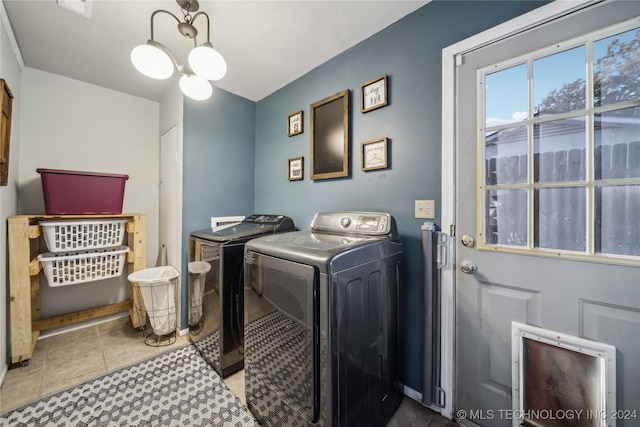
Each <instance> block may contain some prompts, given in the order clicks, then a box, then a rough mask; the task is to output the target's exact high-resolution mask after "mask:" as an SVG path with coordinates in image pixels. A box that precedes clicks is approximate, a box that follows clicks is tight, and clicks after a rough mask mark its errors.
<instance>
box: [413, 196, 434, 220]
mask: <svg viewBox="0 0 640 427" xmlns="http://www.w3.org/2000/svg"><path fill="white" fill-rule="evenodd" d="M435 214H436V201H435V200H416V218H425V219H434V218H435V217H436V215H435Z"/></svg>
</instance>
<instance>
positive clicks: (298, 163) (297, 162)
mask: <svg viewBox="0 0 640 427" xmlns="http://www.w3.org/2000/svg"><path fill="white" fill-rule="evenodd" d="M287 178H288V179H289V181H298V180H300V179H302V178H304V157H294V158H292V159H289V161H288V162H287Z"/></svg>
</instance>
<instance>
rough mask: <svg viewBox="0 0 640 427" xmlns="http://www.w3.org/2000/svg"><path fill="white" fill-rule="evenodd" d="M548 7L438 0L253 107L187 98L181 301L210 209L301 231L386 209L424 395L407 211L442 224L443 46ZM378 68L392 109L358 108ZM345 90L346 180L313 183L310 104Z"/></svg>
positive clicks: (414, 231) (418, 294)
mask: <svg viewBox="0 0 640 427" xmlns="http://www.w3.org/2000/svg"><path fill="white" fill-rule="evenodd" d="M544 3H545V2H542V1H504V2H501V1H434V2H431V3H429V4H427V5H425V6H424V7H422V8H421V9H419V10H417V11H416V12H414V13H413V14H411V15H409V16H407V17H405V18H404V19H402V20H401V21H399V22H397V23H395V24H393V25H391V26H390V27H388V28H387V29H385V30H383V31H381V32H379V33H378V34H376V35H374V36H373V37H371V38H369V39H367V40H365V41H364V42H362V43H360V44H359V45H357V46H355V47H353V48H351V49H349V50H347V51H346V52H344V53H342V54H340V55H338V56H337V57H335V58H333V59H331V60H329V61H327V62H326V63H324V64H322V65H321V66H319V67H318V68H316V69H314V70H312V71H311V72H309V73H308V74H306V75H305V76H303V77H301V78H300V79H298V80H296V81H294V82H292V83H291V84H289V85H287V86H286V87H284V88H282V89H280V90H278V91H277V92H275V93H273V94H272V95H270V96H268V97H266V98H265V99H263V100H261V101H259V102H258V103H254V102H251V101H248V100H246V99H244V98H241V97H238V96H236V95H233V94H230V93H228V92H225V91H223V90H220V89H217V88H214V94H213V97H212V98H211V99H210V100H208V101H205V102H195V101H191V100H188V99H186V100H185V104H184V165H185V168H184V186H183V197H184V199H183V247H184V248H185V251H184V255H183V262H182V271H183V272H185V273H184V274H183V280H182V283H183V290H182V300H183V301H187V299H186V284H187V278H186V272H187V265H186V263H187V253H186V248H188V236H189V233H190V232H191V231H194V230H198V229H202V228H205V227H208V226H209V217H211V216H225V215H249V214H251V213H270V214H285V215H289V216H291V217H292V218H293V219H294V221H295V223H296V225H297V226H298V228H300V229H308V228H309V224H310V222H311V219H312V218H313V215H314V214H315V213H316V212H319V211H332V210H369V211H382V212H389V213H391V214H392V215H393V216H394V217H395V218H396V220H397V223H398V228H399V232H400V235H401V238H402V241H403V243H404V246H405V261H406V272H405V273H406V274H405V277H406V283H405V287H404V298H403V304H404V310H403V314H404V327H405V346H404V365H405V378H404V383H405V384H406V385H407V386H409V387H411V388H412V389H414V390H417V391H420V392H421V391H422V385H421V378H422V362H421V361H422V347H421V345H422V344H421V336H422V318H423V310H422V307H421V301H422V273H421V272H422V254H421V245H420V237H421V235H420V225H421V224H422V222H423V220H419V219H416V218H414V200H416V199H433V200H435V201H436V219H435V222H436V224H440V214H439V212H440V203H441V194H440V187H441V172H442V170H441V168H442V166H441V161H440V157H441V121H442V116H441V112H440V110H441V102H442V101H441V84H442V83H441V58H442V49H443V48H445V47H447V46H449V45H451V44H453V43H456V42H458V41H460V40H463V39H465V38H467V37H470V36H472V35H474V34H477V33H479V32H481V31H483V30H485V29H488V28H491V27H493V26H495V25H497V24H500V23H502V22H504V21H507V20H509V19H511V18H513V17H516V16H518V15H521V14H523V13H526V12H528V11H530V10H532V9H535V8H536V7H539V6H542V5H543V4H544ZM300 48H304V47H300ZM283 66H286V64H283ZM257 72H259V71H257ZM382 74H387V75H388V76H389V80H388V83H389V105H388V106H386V107H383V108H380V109H377V110H373V111H370V112H368V113H365V114H363V113H360V107H359V105H360V86H361V85H362V83H364V82H366V81H368V80H371V79H373V78H375V77H378V76H380V75H382ZM343 89H349V90H350V97H349V98H350V151H351V153H350V154H351V160H350V171H351V173H350V176H349V177H348V178H340V179H329V180H321V181H311V180H310V179H309V127H310V123H309V105H310V104H312V103H314V102H316V101H319V100H321V99H323V98H326V97H327V96H329V95H333V94H335V93H337V92H339V91H341V90H343ZM298 110H303V111H304V133H302V134H300V135H296V136H293V137H287V132H286V119H287V116H288V115H289V114H291V113H293V112H295V111H298ZM382 137H387V138H389V164H390V165H389V168H387V169H384V170H377V171H370V172H363V171H362V170H361V169H360V160H361V159H360V143H361V142H363V141H368V140H371V139H377V138H382ZM298 156H303V157H304V158H305V165H304V177H305V178H304V180H302V181H291V182H290V181H288V180H287V174H286V172H287V159H289V158H291V157H298ZM186 318H187V313H186V304H185V305H183V311H182V321H183V324H186Z"/></svg>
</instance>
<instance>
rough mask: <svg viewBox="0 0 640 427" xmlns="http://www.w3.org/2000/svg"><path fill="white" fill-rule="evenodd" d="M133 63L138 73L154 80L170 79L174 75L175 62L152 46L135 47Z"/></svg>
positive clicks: (132, 57)
mask: <svg viewBox="0 0 640 427" xmlns="http://www.w3.org/2000/svg"><path fill="white" fill-rule="evenodd" d="M131 62H132V63H133V66H134V67H136V69H137V70H138V71H140V72H141V73H142V74H144V75H145V76H147V77H151V78H152V79H168V78H169V77H171V75H172V74H173V62H172V61H171V58H170V57H169V55H167V54H166V53H165V52H163V51H162V49H160V48H158V47H156V46H153V45H150V44H141V45H140V46H136V47H134V48H133V50H132V51H131Z"/></svg>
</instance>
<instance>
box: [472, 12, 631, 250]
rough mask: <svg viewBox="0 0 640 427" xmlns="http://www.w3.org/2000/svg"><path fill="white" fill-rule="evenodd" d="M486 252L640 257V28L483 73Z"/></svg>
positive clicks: (602, 34)
mask: <svg viewBox="0 0 640 427" xmlns="http://www.w3.org/2000/svg"><path fill="white" fill-rule="evenodd" d="M478 87H479V92H478V94H479V96H478V99H479V103H480V105H479V111H480V112H481V117H480V120H479V121H480V123H481V125H480V126H479V134H478V138H479V139H480V140H481V141H482V142H481V143H480V144H479V147H480V150H481V152H482V153H481V154H480V156H479V158H480V159H482V160H483V162H482V164H481V165H479V166H480V168H479V170H481V171H483V172H482V173H481V175H480V177H481V178H480V183H479V188H480V191H479V193H478V205H479V206H481V207H482V209H483V211H484V215H481V216H480V218H481V219H480V221H483V224H479V225H480V227H478V229H479V230H480V231H479V236H478V237H479V239H478V241H479V242H480V245H479V248H484V249H492V250H500V251H516V252H518V251H526V252H527V253H539V254H553V255H554V256H558V255H559V256H567V257H576V256H577V257H588V258H589V259H592V260H594V259H595V260H597V259H601V260H606V261H613V262H623V263H624V262H629V261H631V262H637V257H639V256H640V214H638V212H640V27H638V21H637V20H635V22H628V23H625V24H622V25H618V26H616V27H613V28H610V29H607V30H603V31H599V32H597V33H594V34H591V35H590V36H586V37H582V38H580V39H574V40H570V41H567V42H564V43H558V44H555V45H553V46H550V47H548V48H546V49H543V50H540V51H537V52H534V53H531V54H529V55H526V56H523V57H519V58H515V59H513V60H511V61H510V62H508V63H500V64H494V65H491V66H489V67H486V68H483V69H481V70H479V71H478Z"/></svg>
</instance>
